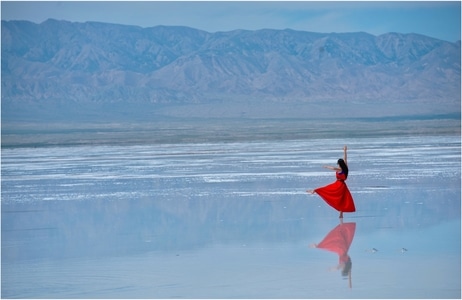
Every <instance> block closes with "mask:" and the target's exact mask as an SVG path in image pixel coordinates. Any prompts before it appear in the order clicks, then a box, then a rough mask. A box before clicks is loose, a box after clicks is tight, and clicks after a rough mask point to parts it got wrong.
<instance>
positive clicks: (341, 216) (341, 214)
mask: <svg viewBox="0 0 462 300" xmlns="http://www.w3.org/2000/svg"><path fill="white" fill-rule="evenodd" d="M338 217H339V218H340V219H343V211H341V212H340V216H338Z"/></svg>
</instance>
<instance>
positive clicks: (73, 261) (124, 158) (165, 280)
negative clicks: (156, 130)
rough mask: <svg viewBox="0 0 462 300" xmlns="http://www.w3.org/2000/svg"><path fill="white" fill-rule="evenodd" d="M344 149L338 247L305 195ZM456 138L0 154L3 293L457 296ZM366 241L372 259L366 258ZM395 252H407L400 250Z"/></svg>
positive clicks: (321, 207) (325, 211)
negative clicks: (348, 226) (346, 231)
mask: <svg viewBox="0 0 462 300" xmlns="http://www.w3.org/2000/svg"><path fill="white" fill-rule="evenodd" d="M344 144H347V145H348V147H349V152H348V153H349V166H350V176H349V178H348V181H347V184H348V186H349V188H350V190H351V192H352V195H353V197H354V199H355V203H356V207H357V212H356V213H352V214H345V219H344V222H345V223H347V222H354V223H356V231H355V235H354V238H353V241H352V244H351V246H350V249H349V252H348V254H349V255H350V257H351V260H352V272H351V288H350V287H349V280H348V279H344V278H343V277H342V275H341V274H340V271H339V270H334V269H335V267H336V266H337V264H338V262H339V258H338V255H337V254H335V253H333V252H328V251H324V250H322V249H316V248H310V244H313V243H319V242H320V241H321V240H322V239H323V238H324V237H325V236H326V235H327V234H328V233H329V232H330V231H331V230H332V229H333V228H335V227H336V226H337V225H338V224H339V219H338V213H337V212H336V211H334V210H333V209H332V208H330V207H329V206H327V205H326V204H325V203H324V202H323V201H322V200H321V199H320V198H319V197H318V196H316V195H308V194H306V193H305V190H306V189H309V188H315V187H318V186H321V185H325V184H328V183H330V182H332V181H333V180H334V179H335V177H334V174H333V173H332V172H331V171H328V170H326V169H323V168H322V166H323V165H326V164H329V165H335V162H336V160H337V159H338V158H340V157H341V156H342V147H343V145H344ZM460 146H461V145H460V136H423V137H405V136H401V137H387V138H358V139H316V140H300V141H273V142H271V141H266V142H236V143H214V144H177V145H143V146H88V147H87V146H81V147H48V148H46V147H45V148H15V149H2V207H1V208H2V219H1V222H2V247H1V250H2V280H1V281H2V290H1V291H2V295H1V296H2V298H460V297H461V286H460V285H461V275H460V274H461V273H460V271H461V267H460V266H461V255H460V254H461V253H460V245H461V239H460V237H461V232H460V228H461V224H460V212H461V208H460V200H461V160H460V156H461V155H460V154H461V148H460ZM373 248H375V249H377V250H378V251H376V252H373V251H372V249H373ZM403 248H405V249H406V250H407V251H404V250H402V249H403Z"/></svg>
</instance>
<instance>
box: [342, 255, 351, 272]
mask: <svg viewBox="0 0 462 300" xmlns="http://www.w3.org/2000/svg"><path fill="white" fill-rule="evenodd" d="M351 267H352V263H351V258H350V257H349V256H348V261H347V262H346V263H345V266H344V267H343V269H342V276H348V274H349V273H350V272H351Z"/></svg>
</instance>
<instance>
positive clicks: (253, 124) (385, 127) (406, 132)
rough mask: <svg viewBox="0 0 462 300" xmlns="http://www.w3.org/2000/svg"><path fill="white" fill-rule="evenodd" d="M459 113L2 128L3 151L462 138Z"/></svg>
mask: <svg viewBox="0 0 462 300" xmlns="http://www.w3.org/2000/svg"><path fill="white" fill-rule="evenodd" d="M460 134H461V121H460V118H458V117H457V114H447V115H439V116H438V115H434V116H420V117H415V118H410V117H390V118H351V119H320V120H316V119H311V120H302V119H218V118H216V119H171V120H162V121H153V122H112V123H110V122H109V123H95V122H92V123H64V122H62V123H40V122H30V123H26V122H21V123H10V124H7V126H4V124H2V145H1V146H2V148H17V147H60V146H63V147H64V146H65V147H70V146H85V145H87V146H88V145H95V146H96V145H119V146H120V145H127V146H129V145H146V144H180V143H232V142H241V141H242V142H249V141H269V140H278V141H281V140H306V139H323V138H345V139H348V138H363V137H364V138H368V137H390V136H429V135H460Z"/></svg>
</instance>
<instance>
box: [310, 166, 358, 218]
mask: <svg viewBox="0 0 462 300" xmlns="http://www.w3.org/2000/svg"><path fill="white" fill-rule="evenodd" d="M335 177H336V178H337V181H335V182H334V183H331V184H328V185H326V186H323V187H320V188H317V189H315V190H314V192H315V193H317V194H318V195H319V196H321V198H322V199H324V201H326V202H327V204H329V205H330V206H332V207H333V208H335V209H336V210H338V211H340V212H354V211H356V208H355V203H354V202H353V197H352V196H351V193H350V190H349V189H348V186H347V185H346V183H345V180H346V176H345V174H343V173H339V172H335Z"/></svg>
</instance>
